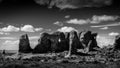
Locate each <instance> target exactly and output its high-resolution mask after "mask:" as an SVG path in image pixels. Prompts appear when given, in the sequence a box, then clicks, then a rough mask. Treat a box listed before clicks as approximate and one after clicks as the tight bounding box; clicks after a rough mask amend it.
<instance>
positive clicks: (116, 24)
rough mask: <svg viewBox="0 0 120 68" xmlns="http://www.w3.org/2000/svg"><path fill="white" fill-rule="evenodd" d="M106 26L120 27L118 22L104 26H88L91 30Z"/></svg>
mask: <svg viewBox="0 0 120 68" xmlns="http://www.w3.org/2000/svg"><path fill="white" fill-rule="evenodd" d="M108 26H120V22H119V23H112V24H106V25H96V26H90V27H92V28H99V27H108Z"/></svg>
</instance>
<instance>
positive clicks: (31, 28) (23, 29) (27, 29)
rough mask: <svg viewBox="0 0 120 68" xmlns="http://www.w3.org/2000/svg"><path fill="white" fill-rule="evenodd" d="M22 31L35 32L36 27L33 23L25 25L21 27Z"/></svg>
mask: <svg viewBox="0 0 120 68" xmlns="http://www.w3.org/2000/svg"><path fill="white" fill-rule="evenodd" d="M21 31H24V32H35V31H34V27H33V26H32V25H24V26H23V27H21Z"/></svg>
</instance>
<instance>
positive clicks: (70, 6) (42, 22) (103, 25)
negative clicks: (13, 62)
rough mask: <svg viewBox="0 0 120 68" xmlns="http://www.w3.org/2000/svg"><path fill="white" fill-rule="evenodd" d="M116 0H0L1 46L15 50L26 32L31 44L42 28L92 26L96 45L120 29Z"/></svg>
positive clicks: (108, 41)
mask: <svg viewBox="0 0 120 68" xmlns="http://www.w3.org/2000/svg"><path fill="white" fill-rule="evenodd" d="M117 1H118V0H0V49H7V50H17V49H18V43H19V37H20V36H21V35H22V34H26V33H27V34H28V35H29V39H30V43H31V47H32V48H34V47H35V45H36V44H37V42H38V41H37V40H38V38H39V37H40V34H41V33H43V32H48V33H51V32H54V31H63V32H69V31H71V30H77V31H78V32H80V31H82V30H91V31H92V32H97V33H98V37H97V41H98V44H99V46H101V47H102V46H103V45H105V46H106V45H108V44H113V42H114V38H115V36H116V35H119V33H120V30H119V29H120V15H119V14H120V5H119V2H117Z"/></svg>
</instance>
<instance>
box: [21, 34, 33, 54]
mask: <svg viewBox="0 0 120 68" xmlns="http://www.w3.org/2000/svg"><path fill="white" fill-rule="evenodd" d="M19 52H20V53H30V52H32V48H31V47H30V43H29V38H28V35H27V34H25V35H22V36H21V37H20V40H19Z"/></svg>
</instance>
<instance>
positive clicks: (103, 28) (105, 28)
mask: <svg viewBox="0 0 120 68" xmlns="http://www.w3.org/2000/svg"><path fill="white" fill-rule="evenodd" d="M100 29H101V30H107V29H109V28H108V27H102V28H100Z"/></svg>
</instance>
